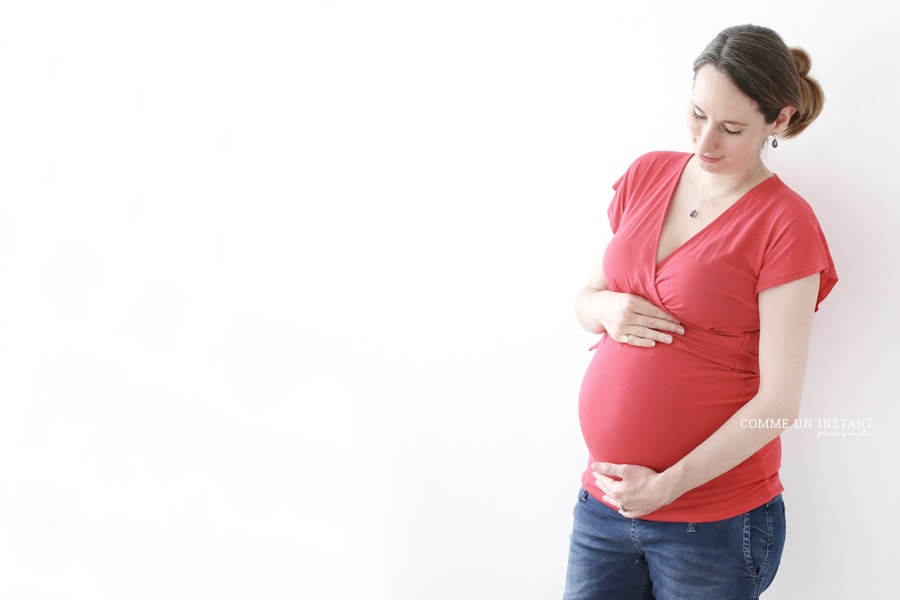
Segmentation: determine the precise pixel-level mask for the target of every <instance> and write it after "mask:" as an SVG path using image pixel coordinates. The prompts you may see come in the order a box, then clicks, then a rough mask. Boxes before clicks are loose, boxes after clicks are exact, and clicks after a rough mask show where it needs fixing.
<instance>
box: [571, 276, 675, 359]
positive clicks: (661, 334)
mask: <svg viewBox="0 0 900 600" xmlns="http://www.w3.org/2000/svg"><path fill="white" fill-rule="evenodd" d="M582 293H583V294H587V295H588V297H587V298H585V299H586V300H587V302H585V303H584V304H583V306H584V308H585V312H586V313H587V314H586V315H584V316H585V317H587V318H588V319H589V320H591V321H594V322H596V323H599V324H600V325H601V326H602V328H603V331H606V333H607V335H609V336H610V337H611V338H612V339H614V340H616V341H617V342H619V343H620V344H628V345H630V346H637V347H639V348H651V347H653V346H655V345H656V344H657V342H658V343H662V344H671V343H672V336H673V334H674V335H681V334H683V333H684V327H682V326H681V323H680V322H679V321H678V319H676V318H675V317H673V316H672V315H670V314H669V313H667V312H665V311H664V310H662V309H660V308H658V307H656V306H655V305H653V304H651V303H650V302H648V301H647V300H646V299H644V298H641V297H640V296H635V295H633V294H626V293H622V292H611V291H609V290H590V289H585V290H584V291H583V292H582Z"/></svg>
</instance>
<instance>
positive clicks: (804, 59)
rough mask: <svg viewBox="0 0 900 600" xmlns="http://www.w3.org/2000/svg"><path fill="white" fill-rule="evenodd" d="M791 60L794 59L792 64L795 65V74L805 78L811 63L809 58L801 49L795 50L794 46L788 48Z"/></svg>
mask: <svg viewBox="0 0 900 600" xmlns="http://www.w3.org/2000/svg"><path fill="white" fill-rule="evenodd" d="M789 50H790V53H791V58H793V59H794V64H795V65H797V73H799V74H800V77H806V76H807V75H809V68H810V65H811V63H812V61H811V60H810V58H809V54H807V53H806V50H804V49H803V48H797V47H796V46H795V47H793V48H790V49H789Z"/></svg>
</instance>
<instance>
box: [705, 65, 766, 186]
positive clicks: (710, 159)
mask: <svg viewBox="0 0 900 600" xmlns="http://www.w3.org/2000/svg"><path fill="white" fill-rule="evenodd" d="M779 121H780V117H779V120H776V122H775V123H766V122H765V119H764V118H763V115H762V113H761V112H760V111H759V107H758V106H757V104H756V102H754V101H753V100H751V99H750V98H748V97H747V96H745V95H744V93H743V92H741V91H740V90H739V89H738V88H737V87H736V86H735V85H734V84H733V83H732V82H731V80H730V79H728V76H726V75H725V74H724V73H722V72H721V71H719V70H718V69H716V68H715V67H714V66H713V65H704V66H702V67H701V68H700V70H699V71H697V73H696V75H695V76H694V89H693V91H692V92H691V103H690V106H689V107H688V130H689V131H690V132H691V139H692V141H693V144H694V152H695V153H696V155H697V157H698V159H699V161H698V163H699V165H700V166H701V168H702V169H703V170H704V171H707V172H709V173H715V174H720V175H739V174H741V173H745V172H749V171H751V170H753V169H755V168H756V167H757V165H758V162H759V160H760V158H759V153H760V150H761V149H762V146H763V144H764V143H765V141H766V139H767V137H768V136H769V135H772V134H773V133H774V132H775V131H776V130H778V124H779Z"/></svg>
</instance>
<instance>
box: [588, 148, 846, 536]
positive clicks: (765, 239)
mask: <svg viewBox="0 0 900 600" xmlns="http://www.w3.org/2000/svg"><path fill="white" fill-rule="evenodd" d="M690 158H691V155H690V154H684V153H676V152H654V153H651V154H647V155H645V156H642V157H641V158H639V159H638V160H637V161H635V162H634V164H632V165H631V167H630V168H629V169H628V171H627V172H626V173H625V175H624V176H622V177H621V178H620V179H619V180H618V181H617V182H616V183H615V185H613V188H614V189H615V195H614V197H613V200H612V203H611V205H610V207H609V219H610V224H611V225H612V230H613V233H614V236H613V239H612V241H611V242H610V244H609V247H608V248H607V250H606V254H605V256H604V260H603V271H604V275H605V277H606V281H607V284H608V286H609V289H610V290H612V291H616V292H628V293H631V294H636V295H638V296H642V297H644V298H646V299H647V300H649V301H650V302H652V303H653V304H655V305H657V306H659V307H660V308H662V309H663V310H665V311H666V312H668V313H669V314H671V315H673V316H675V317H676V318H677V319H678V320H680V321H681V323H682V325H683V326H684V329H685V333H684V335H682V336H679V335H676V336H674V338H675V339H674V342H673V343H672V344H671V345H669V344H657V345H656V346H655V347H653V348H636V347H633V346H628V345H625V344H621V343H618V342H617V341H615V340H612V339H609V337H608V336H605V335H604V336H603V337H602V338H601V340H600V342H599V344H597V346H596V347H595V355H594V357H593V360H592V361H591V363H590V366H589V367H588V369H587V372H586V373H585V376H584V381H583V382H582V386H581V394H580V398H579V417H580V421H581V428H582V433H583V434H584V439H585V442H586V443H587V447H588V451H589V453H590V458H589V463H588V467H587V469H586V471H585V472H584V475H583V477H582V481H583V484H584V487H585V489H587V490H588V491H589V492H590V493H591V494H592V495H594V496H595V497H596V498H597V499H600V498H601V497H602V495H603V494H602V492H601V491H600V490H599V488H597V486H596V483H595V482H594V477H593V475H592V472H591V468H590V464H591V463H593V462H597V461H603V462H613V463H623V464H636V465H644V466H647V467H650V468H652V469H654V470H656V471H663V470H665V469H666V468H668V467H669V466H671V465H673V464H674V463H675V462H677V461H678V460H679V459H681V458H682V457H683V456H685V455H686V454H688V453H689V452H690V451H691V450H693V449H694V448H695V447H696V446H697V445H698V444H700V443H701V442H702V441H703V440H705V439H706V438H707V437H709V436H710V434H712V433H713V432H714V431H715V430H716V429H718V427H719V426H721V425H722V424H723V423H724V422H725V421H726V420H727V419H728V418H729V417H730V416H731V415H732V414H734V413H735V412H736V411H737V410H738V409H739V408H740V407H741V406H742V405H744V404H745V403H746V402H747V401H749V400H750V399H752V398H753V397H754V396H755V395H756V393H757V391H758V389H759V360H758V354H759V307H758V303H757V294H759V293H760V292H762V291H763V290H765V289H768V288H771V287H774V286H777V285H781V284H784V283H788V282H790V281H794V280H796V279H800V278H802V277H806V276H808V275H812V274H813V273H820V276H821V282H820V285H819V296H818V299H817V301H816V309H818V306H819V302H821V301H822V300H823V299H824V298H825V296H827V295H828V293H829V292H830V291H831V289H832V287H833V286H834V284H835V283H836V282H837V276H836V274H835V270H834V264H833V262H832V259H831V256H830V254H829V251H828V245H827V243H826V241H825V236H824V235H823V233H822V230H821V228H820V227H819V223H818V220H817V219H816V216H815V214H814V213H813V211H812V209H811V208H810V206H809V205H808V204H807V203H806V201H805V200H803V198H801V197H800V196H799V195H797V194H796V193H795V192H793V191H792V190H791V189H790V188H788V187H787V186H786V185H785V184H784V183H783V182H782V181H781V180H780V179H779V178H778V177H777V176H773V177H770V178H769V179H767V180H765V181H764V182H762V183H760V184H759V185H758V186H756V187H755V188H753V189H752V190H751V191H749V192H748V193H747V194H745V195H744V196H743V197H741V198H740V199H739V200H738V201H737V202H735V203H734V204H733V205H732V206H731V207H729V208H728V209H727V210H726V211H725V212H724V213H722V215H721V216H719V217H718V218H717V219H716V220H715V221H713V222H712V223H710V224H709V225H708V226H707V227H705V228H704V229H703V230H701V231H700V232H698V233H697V234H696V235H695V236H694V237H692V238H691V239H689V240H688V241H686V242H685V243H684V244H682V245H681V246H679V247H678V248H676V249H675V251H673V252H672V253H671V254H669V255H668V256H666V257H665V258H664V259H663V260H662V261H661V262H659V263H657V262H656V256H657V244H658V241H659V234H660V231H661V229H662V224H663V220H664V218H665V215H666V210H667V208H668V205H669V202H670V200H671V198H672V196H673V195H674V192H675V188H676V186H677V184H678V180H679V177H680V176H681V172H682V170H683V169H684V167H685V165H686V164H687V162H688V160H690ZM780 464H781V442H780V439H775V440H773V441H772V442H770V443H769V444H767V445H766V446H765V447H763V448H762V449H760V450H759V451H758V452H756V454H754V455H753V456H751V457H750V458H748V459H747V460H745V461H744V462H743V463H741V464H740V465H738V466H736V467H735V468H733V469H731V470H730V471H728V472H726V473H724V474H722V475H721V476H719V477H717V478H715V479H713V480H711V481H709V482H708V483H706V484H704V485H702V486H700V487H698V488H695V489H693V490H691V491H689V492H687V493H686V494H684V495H683V496H681V497H680V498H678V499H677V500H675V501H674V502H673V503H671V504H669V505H668V506H664V507H662V508H661V509H659V510H657V511H656V512H654V513H652V514H649V515H647V516H645V517H642V518H644V519H650V520H658V521H688V522H703V521H715V520H720V519H726V518H730V517H733V516H735V515H738V514H741V513H744V512H747V511H749V510H751V509H753V508H755V507H757V506H759V505H761V504H763V503H765V502H767V501H768V500H770V499H771V498H772V497H774V496H775V495H776V494H778V493H780V492H781V491H782V489H783V488H782V485H781V481H780V480H779V477H778V469H779V467H780Z"/></svg>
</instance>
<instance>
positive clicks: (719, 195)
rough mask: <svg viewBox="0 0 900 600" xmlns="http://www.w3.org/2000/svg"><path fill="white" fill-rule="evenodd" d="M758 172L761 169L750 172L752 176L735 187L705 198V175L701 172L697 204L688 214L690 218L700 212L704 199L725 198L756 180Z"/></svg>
mask: <svg viewBox="0 0 900 600" xmlns="http://www.w3.org/2000/svg"><path fill="white" fill-rule="evenodd" d="M758 172H759V169H757V170H755V171H753V173H751V174H750V177H747V178H746V179H744V180H743V181H741V182H740V183H738V184H737V185H736V186H734V187H733V188H731V189H730V190H726V191H724V192H722V193H721V194H716V195H714V196H710V197H709V198H704V197H703V175H702V174H701V175H700V189H699V192H698V193H697V204H696V205H695V206H694V210H692V211H691V212H690V213H689V214H688V216H689V217H690V218H692V219H693V218H695V217H696V216H697V215H698V214H699V213H698V211H697V209H699V208H700V205H701V204H703V201H704V200H706V201H707V202H708V201H710V200H718V199H719V198H725V197H726V196H730V195H731V194H733V193H735V192H737V191H738V190H739V189H741V188H742V187H744V186H745V185H747V183H749V182H751V181H753V180H755V179H756V178H757V176H758V175H757V173H758ZM754 185H755V184H754ZM752 187H753V186H752V185H751V186H749V187H748V188H747V189H748V190H749V189H751V188H752Z"/></svg>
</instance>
